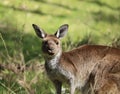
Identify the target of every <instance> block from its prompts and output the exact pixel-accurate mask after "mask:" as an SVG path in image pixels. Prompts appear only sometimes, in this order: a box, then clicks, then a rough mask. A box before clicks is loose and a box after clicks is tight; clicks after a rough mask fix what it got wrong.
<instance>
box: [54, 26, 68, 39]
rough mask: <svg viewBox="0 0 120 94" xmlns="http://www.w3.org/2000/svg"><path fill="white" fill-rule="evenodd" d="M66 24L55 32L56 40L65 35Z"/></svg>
mask: <svg viewBox="0 0 120 94" xmlns="http://www.w3.org/2000/svg"><path fill="white" fill-rule="evenodd" d="M68 27H69V26H68V24H64V25H62V26H60V27H59V29H58V30H57V32H56V33H55V36H56V37H57V38H62V37H64V36H65V35H66V33H67V31H68Z"/></svg>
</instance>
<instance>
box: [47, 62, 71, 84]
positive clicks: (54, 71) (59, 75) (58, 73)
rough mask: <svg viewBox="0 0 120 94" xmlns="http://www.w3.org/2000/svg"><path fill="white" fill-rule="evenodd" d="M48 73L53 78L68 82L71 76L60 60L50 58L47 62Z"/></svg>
mask: <svg viewBox="0 0 120 94" xmlns="http://www.w3.org/2000/svg"><path fill="white" fill-rule="evenodd" d="M45 69H46V71H47V75H48V77H49V78H50V79H51V80H59V81H62V82H63V81H64V82H66V81H67V80H69V78H70V73H68V72H67V71H66V70H64V69H63V68H62V67H61V66H60V64H59V62H58V61H56V60H50V61H46V62H45Z"/></svg>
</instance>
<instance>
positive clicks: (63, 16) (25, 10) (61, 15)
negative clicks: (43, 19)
mask: <svg viewBox="0 0 120 94" xmlns="http://www.w3.org/2000/svg"><path fill="white" fill-rule="evenodd" d="M0 7H3V8H7V9H13V10H17V11H21V12H25V13H29V12H30V13H33V14H38V15H42V16H47V15H50V16H53V17H59V18H65V17H67V16H66V15H64V14H59V15H56V14H52V13H45V12H43V11H42V10H39V9H36V10H30V9H26V8H20V7H15V6H9V5H3V4H0Z"/></svg>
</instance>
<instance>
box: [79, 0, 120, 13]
mask: <svg viewBox="0 0 120 94" xmlns="http://www.w3.org/2000/svg"><path fill="white" fill-rule="evenodd" d="M80 1H85V2H88V3H94V4H96V5H98V6H101V7H107V8H109V9H112V10H117V11H120V7H112V6H110V5H109V4H106V3H103V2H101V1H100V0H80Z"/></svg>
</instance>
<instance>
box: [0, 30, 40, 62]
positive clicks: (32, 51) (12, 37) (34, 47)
mask: <svg viewBox="0 0 120 94" xmlns="http://www.w3.org/2000/svg"><path fill="white" fill-rule="evenodd" d="M5 31H6V32H5ZM0 33H1V35H2V38H3V40H4V42H5V43H4V42H3V40H2V39H1V38H0V50H1V51H0V53H3V54H6V48H7V50H8V53H9V55H14V53H18V52H20V51H22V52H23V54H24V56H25V60H26V61H29V60H30V59H33V58H40V59H41V42H40V40H39V39H38V38H37V37H36V36H33V35H31V34H23V33H20V32H18V31H16V30H9V29H8V30H4V29H1V28H0ZM4 44H5V45H6V48H5V45H4Z"/></svg>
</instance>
